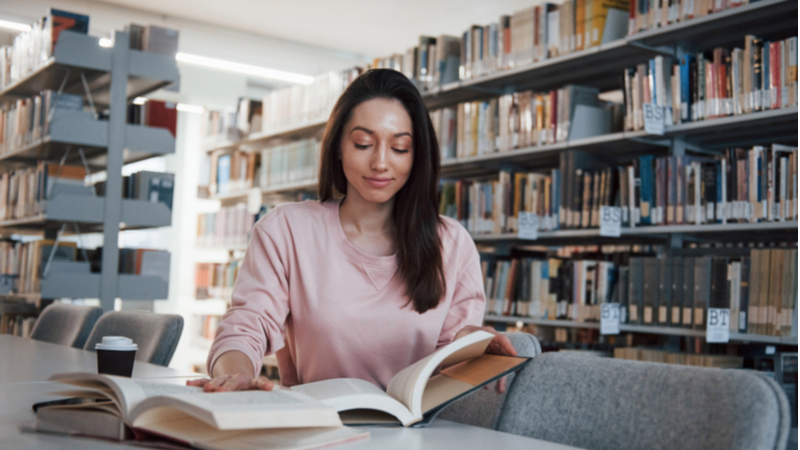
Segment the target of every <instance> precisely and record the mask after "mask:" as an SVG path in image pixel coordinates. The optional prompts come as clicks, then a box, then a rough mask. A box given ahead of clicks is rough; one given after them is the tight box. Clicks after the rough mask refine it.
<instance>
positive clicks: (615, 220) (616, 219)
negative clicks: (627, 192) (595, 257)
mask: <svg viewBox="0 0 800 450" xmlns="http://www.w3.org/2000/svg"><path fill="white" fill-rule="evenodd" d="M621 235H622V209H621V208H620V207H618V206H601V207H600V236H607V237H620V236H621Z"/></svg>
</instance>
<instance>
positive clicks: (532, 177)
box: [439, 169, 560, 235]
mask: <svg viewBox="0 0 800 450" xmlns="http://www.w3.org/2000/svg"><path fill="white" fill-rule="evenodd" d="M559 177H560V171H559V170H558V169H554V170H552V171H550V174H549V175H545V174H541V173H533V172H516V173H510V172H506V171H501V172H500V176H499V179H498V180H491V181H470V180H459V181H455V182H444V183H443V184H442V188H441V193H440V201H439V213H440V214H444V215H446V216H449V217H451V218H453V219H456V220H458V221H459V222H460V223H461V224H462V225H463V226H464V227H465V228H466V229H467V230H469V232H470V233H472V234H474V235H481V234H501V233H514V232H516V231H517V230H518V228H519V226H518V225H519V224H518V223H517V221H518V217H519V214H520V212H530V213H533V214H536V215H537V217H538V218H539V224H538V229H539V230H542V231H549V230H553V229H556V228H558V210H557V205H558V204H559V198H560V196H559Z"/></svg>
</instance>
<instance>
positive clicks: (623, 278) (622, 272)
mask: <svg viewBox="0 0 800 450" xmlns="http://www.w3.org/2000/svg"><path fill="white" fill-rule="evenodd" d="M614 292H615V295H616V299H617V301H618V302H619V322H620V323H628V320H629V318H628V312H629V308H630V304H629V303H630V301H629V298H630V268H629V267H627V266H622V267H620V268H619V281H618V282H617V286H616V289H615V291H614Z"/></svg>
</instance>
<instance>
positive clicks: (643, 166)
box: [639, 155, 654, 225]
mask: <svg viewBox="0 0 800 450" xmlns="http://www.w3.org/2000/svg"><path fill="white" fill-rule="evenodd" d="M639 178H640V186H639V198H640V205H639V209H640V211H639V218H640V222H641V223H642V224H645V225H650V224H652V223H654V222H653V214H652V210H653V206H654V204H653V182H654V180H653V156H652V155H646V156H640V157H639Z"/></svg>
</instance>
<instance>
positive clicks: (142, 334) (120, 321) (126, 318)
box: [83, 311, 183, 366]
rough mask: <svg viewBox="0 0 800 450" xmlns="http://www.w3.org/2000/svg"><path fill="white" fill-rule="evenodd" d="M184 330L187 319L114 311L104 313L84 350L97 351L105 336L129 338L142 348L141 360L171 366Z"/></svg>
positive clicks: (174, 316)
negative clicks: (184, 322)
mask: <svg viewBox="0 0 800 450" xmlns="http://www.w3.org/2000/svg"><path fill="white" fill-rule="evenodd" d="M182 331H183V317H181V316H178V315H171V314H153V313H149V312H142V311H113V312H108V313H106V314H103V316H102V317H100V320H98V321H97V324H96V325H95V326H94V329H93V330H92V334H91V335H90V336H89V339H88V340H87V341H86V345H85V346H84V347H83V348H84V350H91V351H94V346H95V344H97V343H98V342H100V341H102V340H103V336H125V337H129V338H131V339H133V342H135V343H136V344H137V345H138V346H139V350H138V351H137V352H136V359H137V360H138V361H145V362H149V363H153V364H158V365H161V366H167V365H169V362H170V360H172V355H173V354H174V353H175V347H177V346H178V340H180V338H181V332H182Z"/></svg>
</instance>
